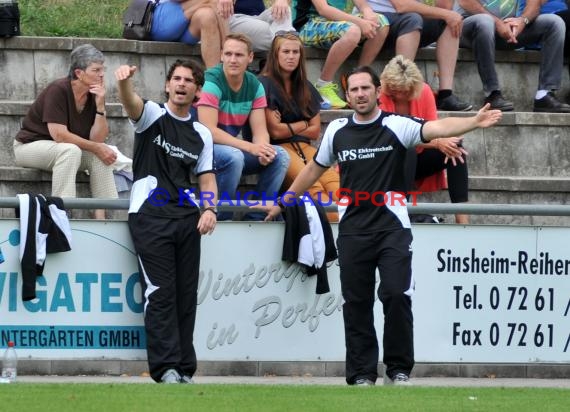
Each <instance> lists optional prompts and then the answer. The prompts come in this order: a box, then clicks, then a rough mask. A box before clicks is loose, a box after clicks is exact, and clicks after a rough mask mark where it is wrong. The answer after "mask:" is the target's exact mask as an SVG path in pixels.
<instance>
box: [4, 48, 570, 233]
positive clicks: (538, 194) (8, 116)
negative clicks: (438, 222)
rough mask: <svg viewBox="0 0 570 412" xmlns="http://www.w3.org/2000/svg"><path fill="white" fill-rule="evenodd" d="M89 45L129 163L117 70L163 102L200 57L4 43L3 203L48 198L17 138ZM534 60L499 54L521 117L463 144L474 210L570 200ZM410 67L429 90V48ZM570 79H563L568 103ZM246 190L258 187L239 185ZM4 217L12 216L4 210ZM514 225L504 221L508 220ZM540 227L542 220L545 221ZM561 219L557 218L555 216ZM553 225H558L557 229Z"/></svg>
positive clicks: (466, 92) (560, 117) (468, 83)
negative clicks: (101, 69) (38, 195)
mask: <svg viewBox="0 0 570 412" xmlns="http://www.w3.org/2000/svg"><path fill="white" fill-rule="evenodd" d="M86 42H89V43H92V44H93V45H95V46H96V47H98V48H99V49H101V50H102V51H103V52H104V54H105V56H106V66H107V75H106V86H107V113H108V117H109V124H110V129H111V131H110V137H109V143H110V144H114V145H116V146H118V147H119V149H120V150H121V151H122V152H123V153H125V154H126V155H127V156H131V155H132V149H133V147H132V145H133V139H132V136H133V132H132V128H131V126H130V125H129V123H128V122H127V119H126V116H125V114H124V112H123V111H122V108H121V106H120V104H119V103H118V98H117V90H116V86H115V81H114V76H113V71H114V70H115V68H116V67H118V66H119V65H120V64H132V65H137V66H138V67H139V68H140V69H141V70H140V72H139V73H138V74H137V75H136V76H135V78H134V83H135V87H136V90H137V92H138V93H139V94H140V95H141V96H142V97H144V98H149V99H153V100H157V101H162V100H163V99H164V96H163V85H164V78H165V73H166V70H167V67H168V66H169V65H170V63H171V62H172V61H174V60H175V59H176V58H184V57H194V58H197V59H198V58H199V48H198V47H192V46H186V45H182V44H178V43H161V42H136V41H128V40H122V39H78V38H43V37H14V38H11V39H0V70H1V71H2V73H3V80H4V81H3V82H0V145H1V146H0V148H1V150H0V165H2V166H3V167H0V196H13V195H14V194H16V193H22V192H29V191H36V192H42V193H49V191H50V186H51V176H50V173H46V172H40V171H37V170H32V169H23V168H18V167H15V164H14V157H13V151H12V142H13V137H14V135H15V134H16V133H17V131H18V130H19V128H20V123H21V120H22V118H23V117H24V115H25V114H26V111H27V109H28V107H29V105H30V104H31V102H32V101H33V99H34V98H35V97H36V96H37V94H38V93H39V91H41V90H42V89H43V87H45V86H46V85H47V84H48V83H49V82H51V81H52V80H54V79H56V78H59V77H63V76H65V75H66V70H67V66H68V57H69V52H70V51H71V50H72V49H73V48H74V47H76V46H77V45H79V44H83V43H86ZM306 55H307V59H308V71H309V77H310V79H312V80H314V79H316V78H317V77H318V75H319V71H320V67H321V65H322V63H323V61H324V59H325V57H326V51H324V50H316V49H310V48H309V49H307V53H306ZM390 57H391V55H390V54H389V53H386V52H383V53H381V55H380V57H379V60H378V62H377V63H375V67H377V68H378V70H380V69H381V68H382V67H383V64H384V63H385V62H386V61H387V60H388V59H389V58H390ZM539 58H540V55H539V53H537V52H534V51H524V52H519V51H510V52H498V53H497V68H498V72H499V76H500V79H501V81H502V84H504V87H503V90H504V93H505V95H506V96H507V97H508V98H510V99H512V100H513V101H514V103H515V108H516V110H517V112H512V113H505V115H504V117H503V120H502V121H501V123H500V124H499V125H498V126H496V127H494V128H492V129H487V130H478V131H475V132H473V133H470V134H469V135H467V136H466V139H465V147H466V149H467V151H468V152H469V171H470V181H469V184H470V195H471V196H470V198H471V201H472V202H476V203H536V204H542V203H555V204H567V203H570V201H569V193H570V167H569V162H570V160H569V159H570V156H569V155H570V149H569V147H570V145H569V144H568V142H570V127H569V126H570V115H564V114H543V113H532V112H528V111H529V110H530V109H531V105H532V97H533V94H534V90H535V88H536V82H537V78H538V67H539V62H540V60H539ZM416 63H417V64H418V66H419V67H420V69H421V70H422V72H423V74H424V76H425V78H426V80H427V81H428V82H431V81H432V80H433V74H434V72H435V71H436V64H435V50H434V49H430V48H427V49H422V50H420V51H419V52H418V56H417V59H416ZM355 65H356V56H351V58H349V59H348V60H347V61H346V62H345V63H344V65H343V68H342V70H348V69H350V68H351V67H354V66H355ZM568 86H569V81H568V77H567V72H566V71H564V84H563V90H562V91H561V92H560V93H559V95H560V96H561V97H562V96H565V95H566V92H567V91H568V88H569V87H568ZM480 88H481V84H480V80H479V76H478V74H477V70H476V67H475V64H474V62H473V56H472V54H471V52H470V51H469V50H460V53H459V59H458V64H457V71H456V80H455V87H454V90H455V93H456V94H457V95H458V96H460V97H461V98H463V99H465V100H469V101H470V102H472V103H473V104H474V106H475V108H478V107H479V106H480V105H481V102H482V99H483V96H482V92H481V90H480ZM349 113H351V112H350V111H349V110H327V111H323V112H322V113H321V119H322V123H323V130H324V127H326V126H327V125H328V123H330V122H331V121H332V120H333V119H335V118H337V117H339V116H346V115H348V114H349ZM472 114H473V113H440V115H441V116H448V115H453V116H467V115H472ZM79 176H80V177H79V184H78V196H81V197H83V196H85V197H87V196H88V193H89V191H88V184H87V179H86V178H85V177H84V176H83V177H82V176H81V175H79ZM242 183H243V184H244V185H246V186H252V185H253V184H254V183H255V182H254V180H251V179H245V180H244V181H243V182H242ZM421 201H441V202H448V201H449V199H448V196H447V193H446V192H440V193H435V194H426V195H425V196H424V197H423V198H422V200H421ZM1 213H2V216H6V214H5V213H8V214H7V215H10V212H4V211H3V212H1ZM509 219H510V220H509ZM542 219H546V220H542ZM561 219H562V218H561ZM473 222H475V223H479V222H487V223H492V222H496V223H512V222H515V223H524V224H530V223H536V222H546V223H551V222H553V221H552V220H548V218H532V217H511V218H508V217H483V216H481V217H474V218H473ZM554 223H558V221H554Z"/></svg>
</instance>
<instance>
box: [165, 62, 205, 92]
mask: <svg viewBox="0 0 570 412" xmlns="http://www.w3.org/2000/svg"><path fill="white" fill-rule="evenodd" d="M178 67H185V68H187V69H190V70H192V76H193V77H194V81H195V83H196V86H198V87H200V86H203V85H204V66H202V64H201V63H198V62H197V61H196V60H192V59H186V60H182V59H178V60H176V61H175V62H174V63H172V64H171V65H170V67H169V69H168V73H167V74H166V80H167V81H170V79H172V74H173V73H174V70H176V69H177V68H178Z"/></svg>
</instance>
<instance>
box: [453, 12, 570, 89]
mask: <svg viewBox="0 0 570 412" xmlns="http://www.w3.org/2000/svg"><path fill="white" fill-rule="evenodd" d="M565 31H566V27H565V25H564V21H563V20H562V19H561V18H560V17H558V16H556V15H554V14H541V15H539V16H538V17H537V18H536V20H534V21H533V22H532V23H530V24H529V25H528V26H527V27H525V29H524V30H523V32H522V33H521V34H520V35H519V36H517V40H518V43H516V44H511V43H507V42H506V41H504V40H503V39H502V38H501V37H499V35H498V34H496V33H495V22H494V21H493V18H492V17H491V16H490V15H488V14H475V15H472V16H469V17H466V18H465V20H463V30H462V32H461V42H460V43H459V46H460V47H466V48H470V49H473V54H474V56H475V61H476V62H477V69H478V71H479V77H481V82H482V83H483V90H484V91H485V93H487V94H488V93H491V92H492V91H493V90H501V88H500V86H499V79H498V77H497V71H496V70H495V49H503V50H506V49H517V48H519V47H524V46H526V45H531V44H536V43H538V44H540V45H541V46H542V50H541V59H540V73H539V79H538V90H557V89H559V88H560V83H561V81H562V66H563V59H564V35H565Z"/></svg>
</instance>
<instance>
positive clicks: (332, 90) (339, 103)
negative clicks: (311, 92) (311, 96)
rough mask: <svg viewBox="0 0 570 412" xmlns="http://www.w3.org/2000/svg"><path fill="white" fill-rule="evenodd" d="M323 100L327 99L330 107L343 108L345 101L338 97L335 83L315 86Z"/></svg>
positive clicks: (345, 104)
mask: <svg viewBox="0 0 570 412" xmlns="http://www.w3.org/2000/svg"><path fill="white" fill-rule="evenodd" d="M315 87H316V89H317V91H318V92H319V94H320V95H321V96H322V98H323V100H325V101H328V102H329V103H330V105H331V109H344V108H345V107H346V106H347V103H346V102H345V101H344V100H342V99H341V98H340V97H338V94H337V91H338V86H337V85H336V84H335V83H332V82H331V83H327V84H325V85H324V86H321V87H318V86H315Z"/></svg>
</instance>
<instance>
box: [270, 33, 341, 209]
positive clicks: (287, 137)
mask: <svg viewBox="0 0 570 412" xmlns="http://www.w3.org/2000/svg"><path fill="white" fill-rule="evenodd" d="M259 80H260V82H261V84H262V85H263V87H264V88H265V94H266V96H267V108H266V109H265V110H266V116H265V117H266V121H267V129H268V130H269V135H270V137H271V143H272V144H278V145H280V146H282V147H283V149H285V150H286V151H287V152H288V153H289V157H290V158H291V162H290V164H289V169H288V170H287V174H286V176H285V180H284V182H283V185H284V186H285V187H289V186H290V185H291V183H292V182H293V180H294V179H295V177H296V176H297V175H298V174H299V172H300V171H301V169H302V168H303V167H305V165H306V164H307V163H308V162H309V161H310V160H311V159H312V158H313V156H314V155H315V152H316V149H315V147H313V146H312V145H311V141H315V140H317V139H318V138H319V137H320V134H321V116H320V112H319V110H320V104H321V96H320V94H319V92H318V91H317V90H316V89H315V87H314V86H313V85H312V84H311V83H310V82H309V80H308V79H307V69H306V65H305V50H304V47H303V43H302V42H301V40H300V39H299V34H298V33H297V32H295V31H289V32H277V33H276V35H275V38H274V39H273V42H272V44H271V49H270V51H269V53H268V55H267V63H266V64H265V67H264V69H263V71H262V72H261V74H260V76H259ZM338 189H339V176H338V173H337V172H336V171H335V170H333V169H329V170H328V171H326V172H325V173H324V174H323V175H322V176H321V178H320V179H319V180H318V181H317V182H315V184H314V185H313V186H311V188H310V189H309V194H310V195H311V197H312V198H313V199H314V200H315V201H318V202H320V203H321V204H322V205H328V204H330V203H331V202H332V201H337V200H338V197H337V191H338ZM328 216H329V220H338V215H337V214H336V213H334V214H333V213H329V214H328Z"/></svg>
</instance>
